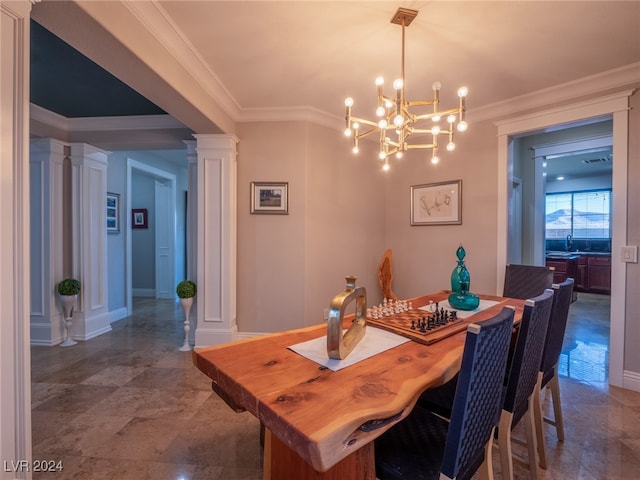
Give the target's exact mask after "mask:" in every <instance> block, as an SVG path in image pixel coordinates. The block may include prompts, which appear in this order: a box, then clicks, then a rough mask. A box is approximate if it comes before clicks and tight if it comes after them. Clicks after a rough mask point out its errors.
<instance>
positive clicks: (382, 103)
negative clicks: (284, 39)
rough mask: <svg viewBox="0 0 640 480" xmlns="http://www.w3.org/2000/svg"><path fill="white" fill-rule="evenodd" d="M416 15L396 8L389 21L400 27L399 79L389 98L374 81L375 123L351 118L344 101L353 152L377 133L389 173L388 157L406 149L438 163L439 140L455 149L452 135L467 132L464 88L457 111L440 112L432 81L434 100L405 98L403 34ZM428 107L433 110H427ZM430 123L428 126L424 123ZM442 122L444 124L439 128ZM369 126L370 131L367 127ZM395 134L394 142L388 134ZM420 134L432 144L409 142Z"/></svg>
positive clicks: (381, 81)
mask: <svg viewBox="0 0 640 480" xmlns="http://www.w3.org/2000/svg"><path fill="white" fill-rule="evenodd" d="M417 15H418V11H417V10H409V9H407V8H399V9H398V11H397V12H396V13H395V15H394V16H393V18H392V19H391V23H394V24H397V25H401V26H402V62H401V74H400V78H399V79H397V80H395V81H394V82H393V88H394V89H395V97H388V96H386V95H384V94H383V93H382V87H383V85H384V79H383V78H382V77H378V78H376V81H375V83H376V86H377V87H378V104H377V108H376V116H377V117H378V120H377V121H372V120H367V119H365V118H361V117H355V116H353V115H351V108H352V107H353V98H351V97H349V98H347V99H346V100H345V101H344V104H345V106H346V109H347V111H346V128H345V130H344V134H345V135H346V136H348V137H352V138H353V152H354V153H358V151H359V147H358V142H359V140H360V139H361V138H364V137H366V136H368V135H371V134H373V133H376V132H379V133H380V149H379V152H378V157H379V158H380V160H383V161H384V165H383V169H384V170H389V157H390V156H392V155H395V156H396V158H401V157H402V155H403V154H404V153H405V152H406V151H407V150H412V149H429V148H430V149H431V163H433V164H437V163H438V162H439V160H440V159H439V157H438V137H439V136H440V135H447V136H448V143H447V146H446V148H447V151H453V150H454V149H455V147H456V146H455V143H453V132H454V130H456V129H457V130H458V131H459V132H464V131H465V130H467V122H466V121H465V119H464V114H465V98H466V96H467V93H468V89H467V87H461V88H459V89H458V97H459V105H458V107H456V108H452V109H449V110H444V111H441V110H439V104H440V87H441V85H440V83H439V82H435V83H434V84H433V85H432V88H433V100H416V101H409V100H407V98H406V86H407V84H406V80H405V76H404V50H405V48H404V31H405V28H406V27H408V26H409V25H410V24H411V22H412V21H413V19H414V18H416V16H417ZM427 107H432V108H431V109H430V108H427ZM427 122H429V123H427ZM441 122H442V123H443V125H441ZM361 125H366V126H367V127H365V128H366V130H364V131H362V132H361V131H360V126H361ZM368 127H370V128H368ZM389 133H391V135H394V134H395V136H394V139H392V138H390V137H389V136H388V134H389ZM419 135H431V143H410V140H412V138H411V137H414V138H415V137H417V136H419Z"/></svg>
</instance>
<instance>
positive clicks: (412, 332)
mask: <svg viewBox="0 0 640 480" xmlns="http://www.w3.org/2000/svg"><path fill="white" fill-rule="evenodd" d="M429 316H433V313H431V312H428V311H426V310H420V309H409V310H406V311H404V312H401V313H392V314H391V315H389V316H384V317H380V318H367V323H368V324H369V325H372V326H374V327H377V328H381V329H383V330H387V331H389V332H393V333H395V334H397V335H402V336H403V337H407V338H410V339H411V340H414V341H416V342H418V343H423V344H425V345H431V344H432V343H435V342H437V341H439V340H442V339H444V338H447V337H450V336H451V335H455V334H456V333H459V332H462V331H464V330H466V328H467V325H469V324H471V323H473V322H472V321H471V320H470V319H468V318H466V319H465V318H457V319H455V320H453V321H448V322H447V323H446V324H443V325H437V326H433V327H432V328H431V329H425V331H422V330H421V329H420V328H419V327H418V323H419V322H422V321H423V319H426V320H427V321H428V318H429ZM412 325H413V327H414V328H411V326H412Z"/></svg>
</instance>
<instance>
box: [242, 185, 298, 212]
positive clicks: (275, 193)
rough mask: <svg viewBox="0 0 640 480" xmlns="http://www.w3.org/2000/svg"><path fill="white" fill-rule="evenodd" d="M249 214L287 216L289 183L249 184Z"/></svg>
mask: <svg viewBox="0 0 640 480" xmlns="http://www.w3.org/2000/svg"><path fill="white" fill-rule="evenodd" d="M251 213H252V214H253V213H264V214H276V215H288V214H289V183H287V182H251Z"/></svg>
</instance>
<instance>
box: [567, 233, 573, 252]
mask: <svg viewBox="0 0 640 480" xmlns="http://www.w3.org/2000/svg"><path fill="white" fill-rule="evenodd" d="M572 247H573V237H572V236H571V234H569V235H567V241H566V243H565V250H566V251H567V252H569V251H571V248H572Z"/></svg>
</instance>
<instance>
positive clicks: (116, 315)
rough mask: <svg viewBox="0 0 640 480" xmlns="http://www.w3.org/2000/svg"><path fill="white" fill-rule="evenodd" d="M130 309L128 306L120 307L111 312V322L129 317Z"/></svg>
mask: <svg viewBox="0 0 640 480" xmlns="http://www.w3.org/2000/svg"><path fill="white" fill-rule="evenodd" d="M129 315H130V314H129V309H128V308H127V307H122V308H118V309H116V310H112V311H110V312H109V323H115V322H117V321H118V320H122V319H123V318H127V317H128V316H129Z"/></svg>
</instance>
